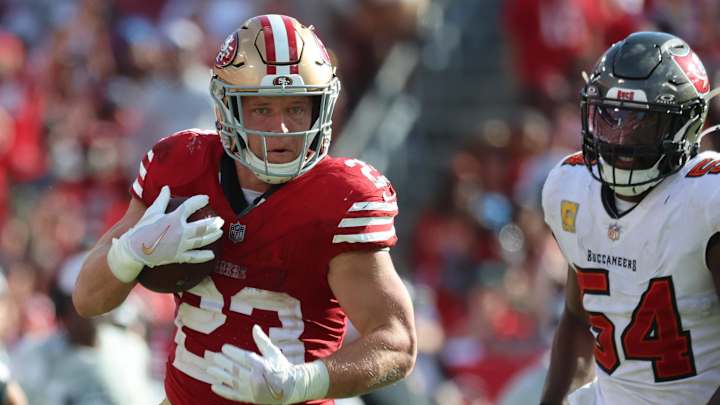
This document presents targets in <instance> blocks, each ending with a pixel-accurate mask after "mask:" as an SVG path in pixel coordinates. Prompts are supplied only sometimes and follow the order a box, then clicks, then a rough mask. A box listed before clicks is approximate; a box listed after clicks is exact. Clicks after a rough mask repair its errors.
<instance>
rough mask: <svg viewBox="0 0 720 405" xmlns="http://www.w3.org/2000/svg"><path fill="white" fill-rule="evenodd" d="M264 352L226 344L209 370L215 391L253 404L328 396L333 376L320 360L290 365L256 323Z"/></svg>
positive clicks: (255, 330) (256, 337)
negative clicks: (213, 380) (213, 379)
mask: <svg viewBox="0 0 720 405" xmlns="http://www.w3.org/2000/svg"><path fill="white" fill-rule="evenodd" d="M252 334H253V339H254V340H255V344H256V345H257V347H258V349H259V350H260V353H261V355H257V354H256V353H253V352H250V351H247V350H243V349H240V348H238V347H236V346H233V345H229V344H225V345H223V347H222V353H214V354H213V355H212V356H209V357H210V360H211V363H210V366H209V367H208V369H207V372H208V373H209V374H210V375H211V376H213V377H214V378H215V380H216V383H215V384H213V385H212V387H211V389H212V391H213V392H214V393H216V394H218V395H220V396H221V397H223V398H226V399H229V400H232V401H241V402H250V403H253V404H294V403H296V402H303V401H309V400H312V399H320V398H325V395H327V391H328V387H329V385H330V378H329V376H328V371H327V368H326V367H325V364H324V363H323V362H322V361H320V360H315V361H313V362H312V363H305V364H299V365H293V364H291V363H290V362H289V361H288V360H287V359H286V358H285V355H283V354H282V352H281V351H280V349H278V348H277V346H275V345H274V344H273V343H272V342H271V341H270V338H268V337H267V335H266V334H265V333H264V332H263V330H262V328H260V326H258V325H255V326H253V330H252Z"/></svg>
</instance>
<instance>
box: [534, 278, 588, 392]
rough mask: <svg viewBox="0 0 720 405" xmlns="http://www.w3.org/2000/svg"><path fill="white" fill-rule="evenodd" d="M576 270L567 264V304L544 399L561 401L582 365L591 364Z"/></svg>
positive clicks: (585, 319)
mask: <svg viewBox="0 0 720 405" xmlns="http://www.w3.org/2000/svg"><path fill="white" fill-rule="evenodd" d="M581 300H582V296H581V294H580V291H579V288H578V283H577V278H576V277H575V270H574V269H573V268H572V267H571V266H568V272H567V282H566V284H565V308H564V310H563V313H562V316H561V318H560V323H559V324H558V327H557V330H556V332H555V338H554V339H553V343H552V356H551V359H550V370H549V372H548V375H547V377H546V378H545V386H544V388H543V395H542V400H541V403H543V404H560V403H562V401H563V399H564V398H565V397H566V396H567V394H568V391H569V390H570V386H571V385H572V382H573V380H574V379H575V378H576V376H577V375H578V374H580V373H587V371H588V370H578V365H579V364H580V363H579V362H580V360H581V359H582V360H583V361H582V365H583V366H587V367H588V368H589V366H590V365H591V364H592V362H591V358H592V349H593V340H594V339H593V337H592V335H591V334H590V330H589V329H588V323H587V318H586V314H585V310H584V309H583V307H582V301H581Z"/></svg>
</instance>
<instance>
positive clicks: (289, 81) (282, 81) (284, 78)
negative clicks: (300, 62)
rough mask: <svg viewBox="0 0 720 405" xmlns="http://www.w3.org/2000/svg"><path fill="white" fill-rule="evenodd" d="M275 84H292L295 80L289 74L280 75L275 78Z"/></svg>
mask: <svg viewBox="0 0 720 405" xmlns="http://www.w3.org/2000/svg"><path fill="white" fill-rule="evenodd" d="M273 84H274V85H275V86H283V87H285V86H292V84H293V80H292V79H291V78H289V77H287V76H278V77H276V78H275V79H273Z"/></svg>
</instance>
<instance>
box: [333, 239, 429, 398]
mask: <svg viewBox="0 0 720 405" xmlns="http://www.w3.org/2000/svg"><path fill="white" fill-rule="evenodd" d="M328 281H329V283H330V287H331V288H332V290H333V293H334V294H335V296H336V297H337V299H338V301H339V302H340V305H342V307H343V308H344V309H345V312H346V314H347V315H348V318H350V320H351V321H352V323H353V325H354V326H355V328H356V329H357V330H358V331H359V332H360V335H361V337H360V338H359V339H358V340H356V341H354V342H352V343H350V344H348V345H346V346H344V347H343V348H341V349H340V350H339V351H337V352H336V353H334V354H333V355H331V356H330V357H328V358H326V359H324V361H325V364H326V365H327V368H328V374H329V375H330V389H329V391H328V397H330V398H342V397H348V396H353V395H357V394H361V393H364V392H368V391H371V390H373V389H376V388H380V387H382V386H385V385H388V384H391V383H393V382H395V381H397V380H399V379H401V378H403V377H405V376H406V375H407V374H408V373H410V371H411V370H412V368H413V366H414V364H415V356H416V337H415V323H414V317H413V309H412V303H411V301H410V296H409V295H408V292H407V290H406V288H405V286H404V285H403V283H402V280H400V277H399V276H398V275H397V273H396V272H395V268H394V266H393V264H392V260H391V258H390V254H389V253H388V252H387V251H376V252H368V251H362V252H349V253H343V254H341V255H339V256H337V257H335V258H334V259H333V260H332V261H331V262H330V272H329V274H328Z"/></svg>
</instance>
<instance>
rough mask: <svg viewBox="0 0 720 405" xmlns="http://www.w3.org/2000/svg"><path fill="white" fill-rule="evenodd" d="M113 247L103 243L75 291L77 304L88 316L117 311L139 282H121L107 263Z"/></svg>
mask: <svg viewBox="0 0 720 405" xmlns="http://www.w3.org/2000/svg"><path fill="white" fill-rule="evenodd" d="M109 248H110V245H109V244H104V243H103V244H99V245H98V246H96V247H95V248H94V249H93V250H92V251H91V252H90V253H89V254H88V257H87V258H86V259H85V262H84V263H83V267H82V270H81V272H80V275H79V276H78V279H77V282H76V284H75V290H74V291H73V304H74V305H75V309H76V310H77V312H78V314H80V315H81V316H84V317H92V316H97V315H102V314H104V313H106V312H109V311H112V310H113V309H115V308H117V307H118V306H119V305H120V304H122V302H123V301H124V300H125V298H127V296H128V294H130V291H131V290H132V289H133V287H134V286H135V283H134V282H132V283H123V282H121V281H120V280H118V279H117V278H116V277H115V276H114V275H113V273H112V272H111V271H110V268H109V267H108V264H107V252H108V250H109Z"/></svg>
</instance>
